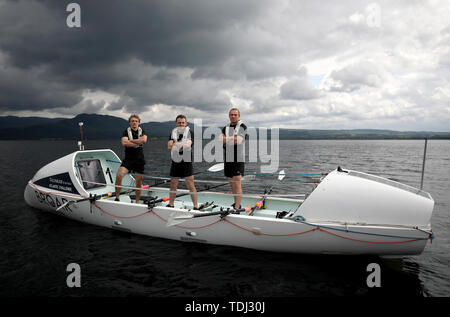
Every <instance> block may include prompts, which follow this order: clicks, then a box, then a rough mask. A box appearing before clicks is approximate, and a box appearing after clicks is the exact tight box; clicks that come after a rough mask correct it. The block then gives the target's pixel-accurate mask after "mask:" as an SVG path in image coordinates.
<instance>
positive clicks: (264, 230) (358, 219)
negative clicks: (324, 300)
mask: <svg viewBox="0 0 450 317" xmlns="http://www.w3.org/2000/svg"><path fill="white" fill-rule="evenodd" d="M118 161H120V159H119V157H118V156H117V155H116V154H115V153H114V152H113V151H111V150H109V149H105V150H92V151H76V152H74V153H71V154H69V155H67V156H64V157H62V158H60V159H57V160H55V161H53V162H51V163H49V164H47V165H46V166H44V167H42V168H41V169H40V170H39V171H38V172H37V173H36V174H35V175H34V177H33V178H32V179H31V180H30V181H29V182H28V184H27V186H26V188H25V193H24V197H25V200H26V202H27V203H28V204H29V205H30V206H32V207H35V208H38V209H41V210H45V211H49V212H53V213H56V214H59V215H62V216H65V217H68V218H70V219H74V220H78V221H82V222H86V223H90V224H94V225H99V226H103V227H108V228H112V229H117V230H122V231H126V232H132V233H137V234H142V235H147V236H152V237H160V238H167V239H174V240H181V241H186V242H200V243H209V244H218V245H230V246H237V247H244V248H252V249H258V250H266V251H276V252H294V253H312V254H376V255H390V256H392V255H393V256H402V255H414V254H420V253H421V252H422V251H423V249H424V248H425V246H426V244H427V242H428V240H430V239H432V231H431V225H430V219H431V215H432V212H433V208H434V201H433V199H432V197H431V196H430V194H429V193H427V192H424V191H422V190H419V189H417V188H413V187H410V186H407V185H404V184H401V183H398V182H394V181H392V180H388V179H386V178H382V177H378V176H374V175H370V174H366V173H361V172H357V171H350V170H342V169H340V168H338V169H337V170H334V171H331V172H330V173H328V174H327V175H326V176H324V177H322V179H321V180H320V182H318V184H317V186H316V187H315V188H314V189H313V190H312V191H311V192H310V193H308V194H307V196H306V198H305V199H293V198H286V197H274V196H271V195H268V194H266V195H255V194H252V195H249V194H244V195H243V197H242V206H250V207H248V208H244V209H246V210H237V211H236V210H234V209H232V208H231V207H230V206H231V204H232V202H234V199H233V195H230V194H225V193H218V192H211V191H202V192H199V193H198V200H199V203H205V204H206V207H205V208H203V209H202V210H200V211H197V210H193V208H192V207H193V206H192V202H191V198H190V196H189V193H188V192H187V191H183V190H179V191H178V195H177V199H176V201H175V208H169V207H166V205H167V203H166V202H164V201H162V200H163V197H166V196H168V190H167V189H166V188H161V187H151V188H147V189H144V190H143V193H142V196H143V200H142V201H140V202H139V203H138V204H136V203H135V202H134V201H133V195H132V193H130V189H133V188H134V179H133V177H132V176H131V175H126V176H125V177H124V179H123V184H129V186H123V187H124V188H123V189H122V190H123V191H124V193H123V194H122V195H121V201H119V202H117V201H114V196H113V197H110V196H109V195H108V192H114V190H115V187H114V181H115V177H116V171H117V168H118V166H117V162H118ZM280 176H281V175H280ZM281 178H282V177H279V179H281ZM127 190H128V191H127ZM183 194H184V195H183ZM260 205H262V206H260ZM260 207H261V208H260Z"/></svg>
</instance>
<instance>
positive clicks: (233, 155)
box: [219, 108, 247, 209]
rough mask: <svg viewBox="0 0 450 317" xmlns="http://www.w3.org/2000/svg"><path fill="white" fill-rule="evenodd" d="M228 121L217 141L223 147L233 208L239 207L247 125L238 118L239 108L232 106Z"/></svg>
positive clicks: (225, 171) (239, 114) (225, 169)
mask: <svg viewBox="0 0 450 317" xmlns="http://www.w3.org/2000/svg"><path fill="white" fill-rule="evenodd" d="M228 117H229V118H230V123H229V124H227V125H226V126H225V127H223V129H222V134H221V136H220V139H219V141H222V142H223V148H224V162H225V164H224V174H225V176H226V177H227V178H228V181H229V182H230V186H231V191H232V193H233V194H235V196H234V204H233V205H232V206H233V207H234V208H236V209H238V208H241V201H242V196H241V195H242V185H241V180H242V177H243V176H244V169H245V165H244V164H245V163H244V162H245V151H244V141H245V135H246V133H247V131H246V130H247V126H246V125H245V124H244V123H242V121H241V120H240V117H241V113H240V112H239V109H237V108H232V109H230V111H229V112H228Z"/></svg>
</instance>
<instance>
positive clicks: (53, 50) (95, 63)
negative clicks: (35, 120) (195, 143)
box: [0, 0, 264, 110]
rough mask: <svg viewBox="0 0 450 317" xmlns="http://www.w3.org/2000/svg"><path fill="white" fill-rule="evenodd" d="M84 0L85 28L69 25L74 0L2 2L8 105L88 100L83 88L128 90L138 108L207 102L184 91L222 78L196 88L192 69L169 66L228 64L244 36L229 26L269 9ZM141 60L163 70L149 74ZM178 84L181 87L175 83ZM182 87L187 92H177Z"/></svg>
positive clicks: (0, 58) (215, 95)
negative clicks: (183, 76)
mask: <svg viewBox="0 0 450 317" xmlns="http://www.w3.org/2000/svg"><path fill="white" fill-rule="evenodd" d="M76 2H77V3H78V4H79V5H80V7H81V26H82V27H81V28H68V27H67V26H66V18H67V15H68V14H69V12H66V5H67V4H68V3H69V2H67V3H66V2H64V1H5V2H2V4H1V6H0V8H1V9H0V69H1V68H2V69H3V70H2V80H1V81H0V95H2V98H1V99H0V109H4V110H18V109H30V110H38V109H48V108H54V107H70V106H73V105H74V104H76V103H77V102H79V101H80V100H81V98H82V96H81V94H82V91H83V89H89V90H91V91H95V90H96V89H98V90H103V91H106V92H110V93H113V94H116V95H119V96H122V99H124V100H128V101H129V102H128V107H132V108H136V107H141V106H144V105H150V104H152V103H167V104H178V105H180V104H183V105H186V104H187V105H196V104H199V105H200V107H202V106H203V107H207V106H208V102H207V100H197V98H196V96H191V98H190V96H189V93H188V94H187V98H185V99H186V101H184V100H183V98H182V95H183V90H187V89H189V90H187V91H191V92H192V91H196V90H201V89H202V87H203V88H208V89H211V88H215V87H214V85H211V84H203V85H202V83H198V84H196V86H194V87H190V88H189V87H188V85H189V80H190V77H189V76H188V77H189V78H187V79H186V80H180V79H179V78H180V75H179V74H174V73H170V72H165V71H164V68H174V67H175V68H191V69H195V68H196V67H199V68H201V67H207V66H208V65H214V64H215V63H220V62H221V61H223V60H225V59H226V57H227V56H228V55H229V54H230V52H231V51H232V50H235V47H236V46H235V45H233V41H237V39H236V38H233V34H232V33H230V32H227V31H226V30H227V28H230V27H231V28H233V27H236V26H238V25H239V24H240V23H242V21H247V20H249V19H252V17H253V16H257V15H258V13H259V11H260V9H259V8H264V3H263V2H262V1H260V0H254V1H203V0H191V1H170V0H161V1H82V0H81V1H76ZM135 60H139V61H141V62H142V63H141V64H140V65H138V64H139V63H134V62H133V61H135ZM127 64H128V67H125V68H124V66H123V65H127ZM133 66H138V67H147V66H149V67H160V68H162V71H161V70H160V71H159V72H158V75H156V74H155V75H154V76H153V75H148V74H145V75H142V74H141V75H142V76H144V78H143V77H142V76H138V75H137V74H140V72H139V69H138V68H133ZM121 68H122V69H121ZM39 69H45V71H37V70H39ZM125 71H126V72H125ZM30 74H31V75H32V76H31V77H30ZM151 76H153V77H152V78H150V77H151ZM167 76H169V77H167ZM173 78H175V82H174V81H173ZM143 83H144V84H145V86H144V85H143ZM169 83H171V85H172V86H171V87H167V86H168V85H169ZM177 83H178V84H180V85H181V86H180V87H178V88H175V87H174V85H175V84H177ZM148 84H153V86H148ZM19 92H20V93H19ZM176 94H178V95H179V94H181V96H177V97H176V98H174V96H175V95H176ZM204 94H205V95H206V96H205V99H206V98H208V96H209V98H211V99H212V101H213V104H214V103H223V102H227V101H228V99H227V98H225V96H224V95H223V94H222V93H221V92H220V91H219V90H217V91H206V92H204ZM170 96H172V97H171V98H169V97H170ZM190 99H191V100H190ZM133 105H134V106H133ZM111 107H112V108H117V107H118V105H111Z"/></svg>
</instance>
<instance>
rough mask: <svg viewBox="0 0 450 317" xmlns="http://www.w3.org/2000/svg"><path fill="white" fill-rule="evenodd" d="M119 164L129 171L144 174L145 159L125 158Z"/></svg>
mask: <svg viewBox="0 0 450 317" xmlns="http://www.w3.org/2000/svg"><path fill="white" fill-rule="evenodd" d="M120 166H123V167H125V168H126V169H127V170H128V171H129V172H131V173H137V174H144V168H145V160H130V159H127V158H125V159H124V160H123V161H122V164H121V165H120Z"/></svg>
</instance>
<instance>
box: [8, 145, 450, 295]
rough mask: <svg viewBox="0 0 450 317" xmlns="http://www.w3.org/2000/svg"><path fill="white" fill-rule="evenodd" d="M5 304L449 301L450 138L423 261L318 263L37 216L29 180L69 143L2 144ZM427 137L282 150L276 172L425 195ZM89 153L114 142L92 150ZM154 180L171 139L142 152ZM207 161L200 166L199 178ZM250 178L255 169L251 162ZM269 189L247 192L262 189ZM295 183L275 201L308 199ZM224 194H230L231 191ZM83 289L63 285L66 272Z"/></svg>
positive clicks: (432, 168)
mask: <svg viewBox="0 0 450 317" xmlns="http://www.w3.org/2000/svg"><path fill="white" fill-rule="evenodd" d="M0 146H1V148H2V155H1V156H0V163H1V166H2V169H1V171H0V176H1V179H2V180H3V181H2V183H1V185H0V187H1V193H2V201H1V203H0V243H1V246H2V247H1V248H0V296H35V295H39V296H155V297H167V296H176V297H179V296H239V297H242V296H270V297H294V296H295V297H298V296H334V295H337V296H342V295H344V296H345V295H352V296H355V295H356V296H366V295H367V296H373V295H375V296H378V295H382V296H385V295H386V296H450V272H449V263H450V243H449V242H450V241H449V240H450V239H449V236H450V235H449V232H450V217H449V212H450V195H449V192H450V173H449V172H450V155H449V154H450V141H444V140H442V141H441V140H431V141H429V142H428V152H427V161H426V169H425V170H426V173H425V180H424V190H426V191H428V192H430V193H431V195H432V196H433V198H434V200H435V202H436V205H435V209H434V213H433V217H432V227H433V231H434V233H435V236H436V238H435V239H434V240H433V242H432V244H430V243H429V244H428V245H427V247H426V248H425V251H424V252H423V253H422V254H421V255H419V256H411V257H406V258H404V259H403V260H398V259H397V260H393V259H390V260H389V259H381V258H378V257H345V256H311V255H308V256H307V255H295V254H283V253H270V252H262V251H253V250H247V249H241V248H233V247H223V246H212V245H203V244H192V243H182V242H178V241H172V240H164V239H158V238H151V237H145V236H139V235H133V234H126V233H121V232H117V231H113V230H110V229H106V228H100V227H96V226H92V225H87V224H83V223H79V222H76V221H72V220H68V219H65V218H62V217H58V216H55V215H51V214H48V213H44V212H41V211H39V210H36V209H33V208H31V207H29V206H27V205H26V203H25V202H24V200H23V191H24V188H25V186H26V183H27V181H28V180H29V179H30V178H32V177H33V175H34V174H35V173H36V171H37V170H38V169H39V168H41V167H42V166H43V165H45V164H47V163H49V162H51V161H53V160H54V159H56V158H58V157H61V156H64V155H66V154H69V153H70V152H73V151H74V150H76V142H74V141H0ZM423 147H424V141H423V140H406V141H403V140H402V141H400V140H380V141H377V140H375V141H365V140H357V141H355V140H321V141H308V140H305V141H280V169H281V168H283V169H285V170H286V172H288V173H289V172H299V171H300V172H302V171H316V172H327V171H330V170H332V169H335V168H336V167H337V166H338V165H339V166H341V167H343V168H346V169H354V170H359V171H362V172H367V173H373V174H376V175H379V176H383V177H388V178H390V179H393V180H396V181H399V182H402V183H405V184H408V185H411V186H415V187H419V186H420V171H421V168H422V156H423ZM86 148H87V149H95V148H111V149H112V150H114V151H115V152H116V153H117V154H118V155H119V156H121V157H122V155H123V150H122V148H121V146H120V144H119V142H118V141H89V142H87V144H86ZM145 151H146V158H147V163H148V164H151V165H152V166H154V167H155V168H154V169H148V170H147V171H148V172H150V171H152V172H154V173H155V174H158V175H167V174H168V168H169V163H168V162H169V160H168V158H169V155H168V153H167V151H166V142H165V141H150V142H149V143H148V144H147V145H146V147H145ZM207 166H208V164H206V163H202V164H197V165H196V168H197V169H202V168H205V167H207ZM246 169H247V171H254V172H258V171H259V170H258V166H257V165H256V164H253V165H252V164H248V165H247V168H246ZM265 186H266V185H264V184H262V183H254V184H252V185H251V187H250V186H249V185H246V187H244V191H246V192H255V193H261V192H263V190H264V188H265ZM310 186H311V185H305V184H301V183H297V182H294V181H292V179H291V180H289V179H288V178H287V179H286V180H285V181H284V182H283V183H281V184H280V185H279V186H278V187H277V188H276V191H277V192H278V193H299V192H307V191H309V190H310V189H311V187H310ZM227 190H228V189H227ZM72 262H75V263H78V264H79V265H80V266H81V270H82V287H81V288H77V289H73V288H68V287H67V285H66V278H67V275H68V273H67V272H66V267H67V265H68V264H69V263H72ZM373 262H375V263H378V264H379V265H380V266H381V281H382V282H381V283H382V287H381V288H379V289H370V288H368V287H367V284H366V278H367V276H368V274H369V273H368V272H367V271H366V268H367V265H368V264H369V263H373Z"/></svg>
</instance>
